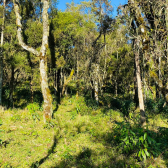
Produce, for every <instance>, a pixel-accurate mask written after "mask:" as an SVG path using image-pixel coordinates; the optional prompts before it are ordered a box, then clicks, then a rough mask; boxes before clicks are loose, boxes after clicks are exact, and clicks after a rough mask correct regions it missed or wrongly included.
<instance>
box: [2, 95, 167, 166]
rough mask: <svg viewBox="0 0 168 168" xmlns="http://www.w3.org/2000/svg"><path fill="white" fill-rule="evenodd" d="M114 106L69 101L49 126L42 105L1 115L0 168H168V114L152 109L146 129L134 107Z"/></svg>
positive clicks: (126, 103) (114, 101)
mask: <svg viewBox="0 0 168 168" xmlns="http://www.w3.org/2000/svg"><path fill="white" fill-rule="evenodd" d="M117 102H118V104H117ZM109 103H111V107H110V106H103V105H102V106H101V107H98V106H97V105H96V104H95V103H94V101H92V100H89V99H88V100H86V99H85V98H84V97H76V96H72V97H65V98H63V99H62V101H61V105H60V106H59V107H58V110H57V111H56V112H55V113H54V117H53V119H52V121H51V122H50V123H47V124H44V122H43V113H42V110H43V109H42V108H41V107H40V106H39V104H38V103H33V104H29V105H27V107H26V108H25V109H9V110H4V111H1V112H0V118H1V123H0V124H1V126H0V130H1V132H0V140H1V141H0V143H1V145H0V151H1V152H0V167H2V168H13V167H14V168H15V167H17V168H19V167H20V168H26V167H29V168H36V167H40V168H46V167H48V168H49V167H50V168H54V167H55V168H72V167H73V168H86V167H87V168H106V167H108V168H110V167H111V168H115V167H116V168H122V167H123V168H125V167H130V168H136V167H137V168H138V167H145V168H146V167H149V168H153V167H163V168H164V167H165V168H166V167H168V159H167V158H168V123H167V117H168V115H167V114H166V109H165V108H163V109H162V110H163V111H164V113H162V112H159V111H158V110H159V109H160V107H159V103H155V102H154V101H153V102H150V103H149V104H150V106H149V104H147V111H148V123H147V126H146V127H140V126H139V124H138V120H139V118H138V116H139V115H138V112H137V111H136V110H135V107H134V104H132V103H129V101H128V100H127V101H123V102H121V101H118V100H117V99H111V102H109ZM114 104H115V105H116V108H113V109H112V105H113V107H114ZM160 104H162V103H160ZM160 106H161V105H160ZM152 109H154V110H155V112H154V111H152V115H151V114H150V111H151V110H152ZM126 111H127V112H126Z"/></svg>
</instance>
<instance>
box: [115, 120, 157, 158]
mask: <svg viewBox="0 0 168 168" xmlns="http://www.w3.org/2000/svg"><path fill="white" fill-rule="evenodd" d="M154 134H155V133H154V132H153V133H152V132H151V131H149V130H148V129H143V128H141V127H139V126H135V127H131V125H130V124H129V123H124V122H121V123H117V125H116V126H115V127H114V133H113V137H114V141H115V143H118V144H119V147H120V148H122V151H123V153H126V154H132V153H135V154H136V156H137V157H138V158H139V159H140V160H146V158H147V157H149V156H158V155H159V153H160V148H159V147H160V144H159V143H157V142H156V141H155V140H154V139H153V138H152V137H153V136H154Z"/></svg>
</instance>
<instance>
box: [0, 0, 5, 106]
mask: <svg viewBox="0 0 168 168" xmlns="http://www.w3.org/2000/svg"><path fill="white" fill-rule="evenodd" d="M5 7H6V0H4V1H3V18H2V20H3V21H2V31H1V47H0V108H2V84H3V48H2V47H3V39H4V26H5Z"/></svg>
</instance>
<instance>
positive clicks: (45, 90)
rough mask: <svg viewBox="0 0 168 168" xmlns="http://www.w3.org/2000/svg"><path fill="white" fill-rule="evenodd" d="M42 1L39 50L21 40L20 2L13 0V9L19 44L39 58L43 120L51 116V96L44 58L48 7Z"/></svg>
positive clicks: (46, 44) (47, 28)
mask: <svg viewBox="0 0 168 168" xmlns="http://www.w3.org/2000/svg"><path fill="white" fill-rule="evenodd" d="M41 2H42V3H43V12H42V22H43V37H42V45H41V49H40V51H37V50H36V49H34V48H33V47H30V46H28V45H27V44H26V43H24V41H23V37H22V23H21V15H20V11H19V8H20V3H19V0H13V3H14V10H15V14H16V24H17V27H18V28H17V36H18V40H19V44H20V45H21V46H22V47H23V48H24V49H25V50H27V51H29V52H31V53H33V54H35V55H36V56H37V57H39V58H40V78H41V90H42V94H43V100H44V106H43V110H44V122H46V121H50V120H51V118H52V113H53V109H52V96H51V93H50V89H49V87H48V77H47V58H46V50H47V48H48V36H49V19H48V9H49V1H48V0H42V1H41Z"/></svg>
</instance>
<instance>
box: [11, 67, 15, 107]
mask: <svg viewBox="0 0 168 168" xmlns="http://www.w3.org/2000/svg"><path fill="white" fill-rule="evenodd" d="M14 70H15V68H14V66H13V65H12V67H11V80H10V107H12V108H13V90H14V75H15V71H14Z"/></svg>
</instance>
